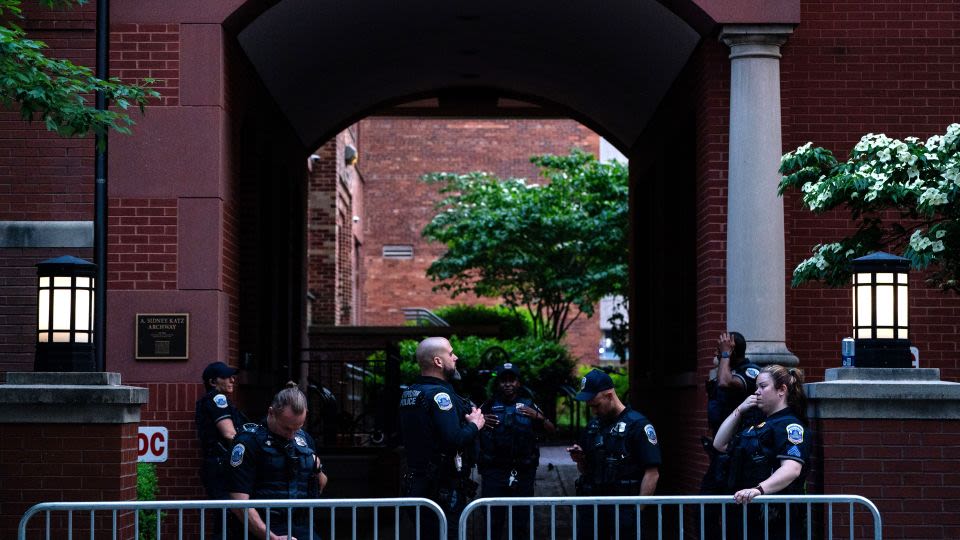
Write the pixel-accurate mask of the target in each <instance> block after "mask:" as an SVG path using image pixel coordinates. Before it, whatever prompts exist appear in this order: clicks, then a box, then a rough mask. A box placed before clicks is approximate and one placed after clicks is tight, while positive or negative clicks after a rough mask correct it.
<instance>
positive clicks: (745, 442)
mask: <svg viewBox="0 0 960 540" xmlns="http://www.w3.org/2000/svg"><path fill="white" fill-rule="evenodd" d="M778 467H779V461H778V460H777V449H776V447H775V442H774V438H773V430H772V429H771V426H770V425H769V424H767V423H766V422H761V423H760V424H758V425H757V426H751V427H749V428H747V429H746V430H744V431H742V432H740V433H739V434H738V435H737V436H736V437H734V439H733V441H732V442H731V450H730V477H729V481H728V487H730V488H731V489H745V488H748V487H753V486H756V485H757V484H759V483H760V482H763V481H764V480H766V479H767V478H770V475H771V474H773V471H774V470H776V469H777V468H778Z"/></svg>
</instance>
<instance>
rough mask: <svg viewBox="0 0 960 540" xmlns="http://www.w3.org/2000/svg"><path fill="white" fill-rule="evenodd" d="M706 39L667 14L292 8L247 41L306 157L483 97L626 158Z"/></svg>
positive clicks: (642, 3)
mask: <svg viewBox="0 0 960 540" xmlns="http://www.w3.org/2000/svg"><path fill="white" fill-rule="evenodd" d="M699 39H700V36H699V34H698V33H697V32H696V31H695V30H694V29H693V28H691V27H690V26H688V25H687V24H686V23H685V22H684V21H683V20H682V19H680V18H679V17H677V16H676V15H675V14H673V13H672V12H671V11H669V10H668V9H667V8H666V7H664V6H663V5H662V4H661V3H659V2H657V1H656V0H603V1H600V2H598V1H596V0H580V1H576V0H566V1H560V2H557V1H556V0H524V1H521V2H516V1H513V2H508V1H506V0H488V1H485V2H474V3H469V4H468V3H465V2H450V1H449V0H407V1H404V2H399V1H397V0H368V1H365V2H345V1H343V0H282V1H280V2H278V3H277V4H276V5H275V6H273V7H272V8H270V9H269V10H267V11H266V12H264V13H263V14H262V15H261V16H259V17H258V18H257V19H256V20H254V21H253V22H252V23H251V24H250V25H248V26H247V27H246V28H245V29H244V30H243V31H241V32H240V34H239V41H240V44H241V46H242V47H243V49H244V51H245V52H246V54H247V55H248V56H249V58H250V60H251V62H252V63H253V65H254V67H255V68H256V70H257V72H258V73H259V75H260V77H261V78H262V80H263V82H264V84H265V85H266V87H267V89H268V91H269V92H270V93H271V94H272V95H273V97H274V99H275V100H276V101H277V103H278V105H279V107H280V109H281V110H282V111H283V112H284V113H285V114H286V115H287V117H288V120H289V122H290V123H291V125H292V126H293V127H294V129H295V130H296V131H297V132H298V134H299V136H300V138H301V140H302V141H303V142H304V145H305V146H306V147H308V148H309V147H312V146H316V145H318V144H319V143H321V142H323V139H324V138H325V137H329V136H330V135H331V133H332V132H333V130H335V129H339V128H341V127H343V125H344V124H345V123H347V122H349V121H351V120H354V119H356V118H358V117H359V116H361V115H364V114H369V113H371V112H374V110H375V109H376V108H377V107H380V106H382V105H383V104H385V103H390V102H396V101H397V100H400V99H402V98H405V97H408V96H410V97H423V96H429V95H431V93H437V92H441V91H442V92H445V93H446V94H447V95H450V94H451V92H452V93H454V94H455V93H456V92H457V91H458V90H462V91H463V92H464V94H465V95H466V94H469V93H470V90H471V89H477V88H485V89H492V90H493V91H494V92H501V93H502V95H503V96H512V97H516V96H521V97H524V96H525V97H528V98H533V101H535V102H537V103H541V104H544V103H545V104H552V105H555V109H556V110H557V112H558V114H565V115H569V116H573V117H574V118H577V119H579V120H581V121H583V122H585V123H587V124H588V125H590V127H592V128H593V129H595V130H597V131H599V132H600V133H601V134H603V135H604V136H606V137H607V138H608V139H610V140H611V141H612V142H614V143H615V144H618V145H619V146H621V147H623V148H629V147H630V146H632V144H633V143H634V142H635V141H636V140H637V138H638V137H639V136H640V134H641V132H642V131H643V129H644V127H645V126H646V124H647V122H648V121H649V119H650V117H651V115H652V114H653V112H654V111H655V110H656V107H657V105H658V104H659V103H660V101H661V100H662V99H663V97H664V95H665V94H666V92H667V91H668V90H669V88H670V85H671V84H672V83H673V81H674V79H675V78H676V77H677V75H678V74H679V73H680V70H681V69H682V68H683V66H684V65H685V64H686V62H687V61H688V59H689V58H690V55H691V54H692V52H693V49H694V47H695V46H696V44H697V42H698V41H699ZM440 103H441V104H442V103H443V100H440Z"/></svg>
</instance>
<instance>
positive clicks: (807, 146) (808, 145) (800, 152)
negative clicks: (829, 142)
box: [796, 141, 813, 155]
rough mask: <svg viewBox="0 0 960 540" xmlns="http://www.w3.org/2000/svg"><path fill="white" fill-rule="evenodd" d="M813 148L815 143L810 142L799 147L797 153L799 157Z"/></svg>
mask: <svg viewBox="0 0 960 540" xmlns="http://www.w3.org/2000/svg"><path fill="white" fill-rule="evenodd" d="M811 146H813V143H812V142H809V141H808V142H807V144H805V145H803V146H798V147H797V150H796V153H797V154H798V155H799V154H802V153H804V152H806V151H807V150H809V149H810V147H811Z"/></svg>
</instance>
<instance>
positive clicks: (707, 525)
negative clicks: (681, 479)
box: [700, 440, 740, 540]
mask: <svg viewBox="0 0 960 540" xmlns="http://www.w3.org/2000/svg"><path fill="white" fill-rule="evenodd" d="M709 442H710V447H709V448H707V446H706V444H704V448H705V449H706V450H707V454H708V455H709V456H710V466H709V467H707V472H706V474H704V475H703V480H702V481H701V482H700V494H701V495H730V500H731V501H732V500H733V490H732V489H730V487H728V485H727V475H728V472H729V466H728V463H729V459H730V458H729V456H727V454H721V453H719V452H717V451H716V450H714V449H713V446H712V445H713V440H710V441H709ZM722 506H723V505H721V504H708V505H705V506H704V508H703V532H704V538H705V539H706V540H720V539H721V538H723V527H722V520H723V514H722V509H721V508H722ZM731 509H733V506H731V505H727V523H728V524H729V523H730V520H731V519H732V514H731ZM738 515H739V514H738ZM727 531H728V532H727V538H731V539H733V538H740V537H736V536H731V532H730V531H731V529H730V528H729V526H728V528H727Z"/></svg>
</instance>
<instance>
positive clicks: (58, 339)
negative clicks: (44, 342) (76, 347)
mask: <svg viewBox="0 0 960 540" xmlns="http://www.w3.org/2000/svg"><path fill="white" fill-rule="evenodd" d="M53 341H54V343H69V342H70V332H54V333H53Z"/></svg>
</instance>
